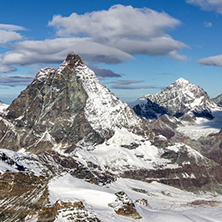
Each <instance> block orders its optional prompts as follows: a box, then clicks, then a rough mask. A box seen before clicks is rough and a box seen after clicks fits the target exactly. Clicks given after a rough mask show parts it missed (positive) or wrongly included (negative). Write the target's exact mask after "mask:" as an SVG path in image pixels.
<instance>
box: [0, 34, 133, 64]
mask: <svg viewBox="0 0 222 222" xmlns="http://www.w3.org/2000/svg"><path fill="white" fill-rule="evenodd" d="M11 47H12V48H11V49H12V51H10V52H7V53H5V54H3V55H2V59H1V60H2V61H1V63H2V64H3V65H13V64H18V65H31V64H37V63H39V64H42V63H45V64H49V63H60V62H61V61H63V60H64V58H65V57H66V55H67V54H68V53H69V52H72V51H74V52H75V53H77V54H80V56H81V57H82V58H83V59H85V60H86V61H88V62H104V63H120V62H123V61H125V60H129V59H133V57H132V56H131V55H130V54H128V53H126V52H123V51H121V50H119V49H115V48H112V47H109V46H105V45H103V44H99V43H96V42H92V41H90V39H88V38H57V39H46V40H43V41H22V42H16V43H14V44H12V46H11Z"/></svg>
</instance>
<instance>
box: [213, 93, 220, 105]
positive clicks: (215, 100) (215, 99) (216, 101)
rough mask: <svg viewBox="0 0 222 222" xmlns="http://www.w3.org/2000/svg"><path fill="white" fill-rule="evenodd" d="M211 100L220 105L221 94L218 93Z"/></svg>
mask: <svg viewBox="0 0 222 222" xmlns="http://www.w3.org/2000/svg"><path fill="white" fill-rule="evenodd" d="M212 101H213V102H214V103H216V104H217V105H218V106H220V107H222V94H220V95H218V96H217V97H215V98H213V99H212Z"/></svg>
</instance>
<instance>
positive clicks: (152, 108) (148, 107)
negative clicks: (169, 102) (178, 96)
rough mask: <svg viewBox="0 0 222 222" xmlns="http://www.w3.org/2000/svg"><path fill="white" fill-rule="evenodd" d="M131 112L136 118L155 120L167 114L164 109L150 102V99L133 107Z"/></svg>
mask: <svg viewBox="0 0 222 222" xmlns="http://www.w3.org/2000/svg"><path fill="white" fill-rule="evenodd" d="M133 110H134V112H135V113H136V114H137V115H138V116H141V117H145V118H146V119H157V118H158V116H161V115H164V114H167V110H166V109H165V108H164V107H161V106H160V105H158V104H157V103H155V102H152V101H151V100H150V99H147V100H146V103H143V104H140V105H136V106H134V107H133Z"/></svg>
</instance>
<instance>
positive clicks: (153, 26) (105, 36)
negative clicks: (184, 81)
mask: <svg viewBox="0 0 222 222" xmlns="http://www.w3.org/2000/svg"><path fill="white" fill-rule="evenodd" d="M180 23H181V22H180V21H179V20H177V19H175V18H173V17H171V16H170V15H168V14H166V13H164V12H157V11H154V10H151V9H148V8H142V9H139V8H133V7H132V6H123V5H115V6H113V7H111V8H110V9H108V10H102V11H95V12H91V13H85V14H83V15H78V14H76V13H73V14H71V15H70V16H68V17H62V16H61V15H57V16H54V17H53V18H52V21H50V22H49V26H52V27H54V28H55V29H56V31H57V34H58V35H59V36H60V37H59V38H55V39H46V40H42V41H19V42H15V43H12V44H11V45H10V47H11V48H10V50H11V51H8V52H6V53H5V54H3V55H2V61H0V66H1V67H2V68H0V72H1V70H2V72H3V71H4V72H6V71H7V69H8V71H9V72H10V69H13V67H12V66H14V65H33V64H47V65H48V64H50V63H60V62H61V61H62V60H63V59H64V58H65V57H66V55H67V53H69V52H72V51H74V52H75V53H77V54H79V55H80V56H81V57H82V58H83V60H84V61H85V62H87V63H89V64H92V63H100V62H103V63H108V64H114V63H121V62H123V61H126V60H130V59H133V58H134V57H133V55H136V54H146V55H150V56H155V55H169V56H170V57H171V58H173V59H179V60H184V58H185V56H183V55H178V54H177V52H178V51H180V50H181V49H183V48H185V47H188V46H186V44H184V43H182V42H180V41H177V40H175V39H173V38H172V37H171V36H170V35H169V34H167V31H168V30H171V29H174V28H176V27H177V26H178V25H179V24H180ZM19 30H24V28H23V27H20V26H15V25H6V24H0V42H1V41H2V42H4V43H6V42H8V41H14V40H19V39H21V38H22V36H21V35H20V34H19V33H17V32H16V31H19ZM1 32H2V35H1ZM3 34H4V35H5V36H4V37H2V36H3ZM173 55H174V56H173Z"/></svg>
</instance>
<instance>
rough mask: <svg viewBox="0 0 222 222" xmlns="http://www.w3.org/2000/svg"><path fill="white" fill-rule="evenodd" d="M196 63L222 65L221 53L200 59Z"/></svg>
mask: <svg viewBox="0 0 222 222" xmlns="http://www.w3.org/2000/svg"><path fill="white" fill-rule="evenodd" d="M197 63H199V64H201V65H207V66H222V54H221V55H217V56H211V57H207V58H203V59H200V60H199V61H197Z"/></svg>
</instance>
